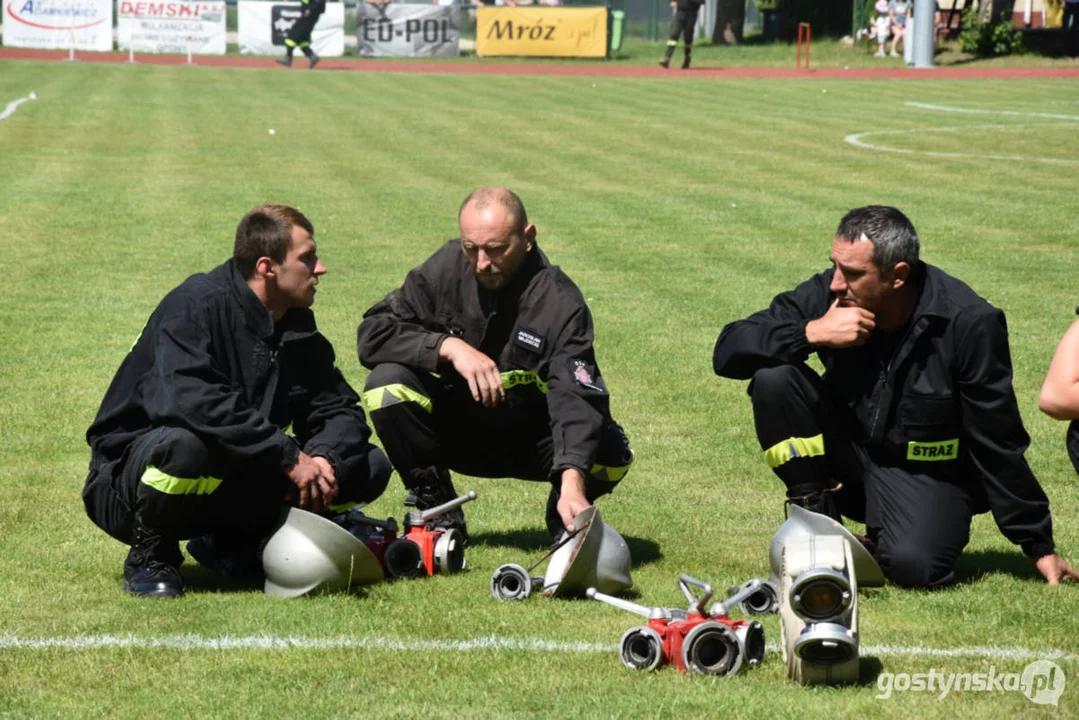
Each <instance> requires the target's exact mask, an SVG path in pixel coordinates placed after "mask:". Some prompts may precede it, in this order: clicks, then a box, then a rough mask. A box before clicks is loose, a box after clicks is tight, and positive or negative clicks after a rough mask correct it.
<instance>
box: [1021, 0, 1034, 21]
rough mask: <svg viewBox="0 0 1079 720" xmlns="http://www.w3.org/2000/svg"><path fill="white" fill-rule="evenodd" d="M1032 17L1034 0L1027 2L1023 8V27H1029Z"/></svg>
mask: <svg viewBox="0 0 1079 720" xmlns="http://www.w3.org/2000/svg"><path fill="white" fill-rule="evenodd" d="M1033 15H1034V0H1027V4H1026V6H1025V7H1024V8H1023V25H1024V26H1026V27H1030V21H1031V18H1032V16H1033Z"/></svg>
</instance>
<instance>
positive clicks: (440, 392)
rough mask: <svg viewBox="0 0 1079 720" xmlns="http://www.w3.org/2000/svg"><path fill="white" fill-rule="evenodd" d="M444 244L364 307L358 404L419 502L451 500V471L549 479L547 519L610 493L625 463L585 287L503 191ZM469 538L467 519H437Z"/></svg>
mask: <svg viewBox="0 0 1079 720" xmlns="http://www.w3.org/2000/svg"><path fill="white" fill-rule="evenodd" d="M458 220H459V225H460V231H461V237H460V238H459V239H456V240H450V241H449V242H447V243H446V244H445V245H443V246H442V248H441V249H439V250H438V251H437V252H436V253H435V254H434V255H432V256H431V257H430V258H428V259H427V261H426V262H424V263H423V264H422V265H420V266H419V267H417V268H414V269H413V270H412V271H411V272H409V274H408V276H407V277H406V278H405V283H404V285H402V286H401V287H400V288H398V289H397V290H394V291H393V292H391V293H390V294H388V295H387V296H386V297H385V298H384V299H383V300H382V301H380V302H379V303H377V304H376V305H375V306H373V307H372V308H371V309H369V310H368V311H367V312H366V314H365V315H364V319H363V322H362V323H361V324H360V327H359V330H358V347H359V355H360V362H361V363H362V364H363V365H364V366H365V367H368V368H370V369H371V374H370V375H369V376H368V378H367V383H366V385H365V386H364V404H365V405H366V406H367V410H368V412H370V413H371V423H372V424H373V425H374V426H375V430H376V431H377V432H378V436H379V439H380V440H381V441H382V444H383V446H384V447H385V448H386V452H387V454H388V455H389V456H390V460H391V461H392V463H393V465H394V467H395V468H396V469H397V471H398V472H399V473H400V475H401V479H402V480H403V481H404V483H405V485H406V487H407V488H408V489H409V490H410V491H411V492H410V495H409V499H408V500H406V504H414V505H416V506H417V507H419V508H420V509H424V508H427V507H430V506H432V505H437V504H440V503H442V502H445V501H446V500H449V499H452V498H453V497H455V496H456V492H455V491H454V488H453V484H452V481H451V479H450V474H449V470H451V469H452V470H457V471H460V472H463V473H466V474H469V475H474V476H477V477H513V478H520V479H524V480H536V481H550V482H551V483H552V488H551V492H550V495H549V500H548V504H547V527H548V530H549V531H550V532H551V533H552V534H553V535H557V534H559V533H561V531H562V528H563V527H565V528H566V529H567V530H571V531H572V530H573V529H574V528H573V518H574V517H575V516H576V515H577V514H578V513H580V512H581V511H582V510H585V509H586V508H588V507H590V506H591V504H592V502H593V501H594V500H595V499H596V498H597V497H599V496H600V495H603V494H605V493H608V492H610V491H611V490H612V489H614V486H615V485H617V484H618V482H619V481H620V480H621V479H622V477H623V476H624V475H625V474H626V472H627V471H628V470H629V466H630V464H631V463H632V462H633V454H632V453H631V452H630V450H629V443H628V441H627V440H626V437H625V435H624V434H623V433H622V429H621V427H619V425H618V424H617V423H616V422H614V420H612V419H611V414H610V407H609V404H610V396H609V395H608V393H607V386H606V384H605V383H604V381H603V378H602V377H601V375H600V371H599V366H598V365H597V364H596V356H595V352H594V351H593V348H592V315H591V313H589V311H588V306H587V305H586V304H585V301H584V298H583V297H582V296H581V292H580V291H579V290H578V289H577V287H576V285H574V284H573V282H572V281H571V280H570V279H569V278H568V277H566V275H565V274H563V273H562V271H561V270H560V269H559V268H558V267H556V266H552V265H551V264H550V263H549V262H548V261H547V257H546V256H545V255H544V254H543V252H542V251H541V250H540V249H539V246H538V245H536V226H535V225H531V224H529V222H528V217H527V215H526V214H525V209H524V205H523V204H522V203H521V200H520V198H518V197H517V196H516V195H515V194H514V193H512V192H510V191H509V190H507V189H505V188H480V189H478V190H476V191H474V192H473V193H472V194H471V195H469V196H468V198H466V199H465V201H464V204H462V206H461V209H460V211H459V213H458ZM442 518H443V519H444V521H445V524H447V525H448V526H451V527H455V528H457V529H459V530H461V531H462V532H464V530H465V528H464V513H463V512H461V511H460V510H456V511H453V512H451V513H447V514H446V515H443V516H442Z"/></svg>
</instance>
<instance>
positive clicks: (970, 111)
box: [903, 102, 1079, 120]
mask: <svg viewBox="0 0 1079 720" xmlns="http://www.w3.org/2000/svg"><path fill="white" fill-rule="evenodd" d="M903 104H904V105H906V106H908V107H916V108H922V109H923V110H939V111H940V112H953V113H967V114H969V115H1007V116H1009V117H1036V118H1047V119H1049V120H1079V115H1056V114H1053V113H1035V112H1020V111H1018V110H976V109H974V108H958V107H949V106H947V105H929V104H927V103H917V102H905V103H903Z"/></svg>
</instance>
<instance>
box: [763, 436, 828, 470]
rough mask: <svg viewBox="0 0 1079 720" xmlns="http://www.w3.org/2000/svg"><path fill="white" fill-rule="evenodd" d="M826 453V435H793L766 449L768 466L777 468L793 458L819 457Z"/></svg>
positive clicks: (765, 455) (765, 456)
mask: <svg viewBox="0 0 1079 720" xmlns="http://www.w3.org/2000/svg"><path fill="white" fill-rule="evenodd" d="M823 454H824V435H814V436H813V437H807V438H802V437H792V438H787V439H786V440H781V441H779V442H777V443H776V444H775V445H773V446H772V447H770V448H768V449H767V450H765V451H764V459H765V461H766V462H767V463H768V467H770V468H777V467H779V466H780V465H783V464H785V463H786V462H788V461H789V460H790V459H791V458H798V457H817V456H820V455H823Z"/></svg>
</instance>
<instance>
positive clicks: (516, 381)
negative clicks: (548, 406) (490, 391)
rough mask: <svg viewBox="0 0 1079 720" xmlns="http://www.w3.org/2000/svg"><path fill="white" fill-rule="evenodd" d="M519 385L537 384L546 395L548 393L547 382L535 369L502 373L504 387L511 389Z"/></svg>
mask: <svg viewBox="0 0 1079 720" xmlns="http://www.w3.org/2000/svg"><path fill="white" fill-rule="evenodd" d="M517 385H535V386H536V387H538V388H539V391H540V392H541V393H543V394H544V395H546V394H547V383H545V382H543V378H541V377H540V376H539V373H537V372H536V371H535V370H510V371H509V372H504V373H502V387H504V388H505V389H507V390H509V389H510V388H512V387H516V386H517Z"/></svg>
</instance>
